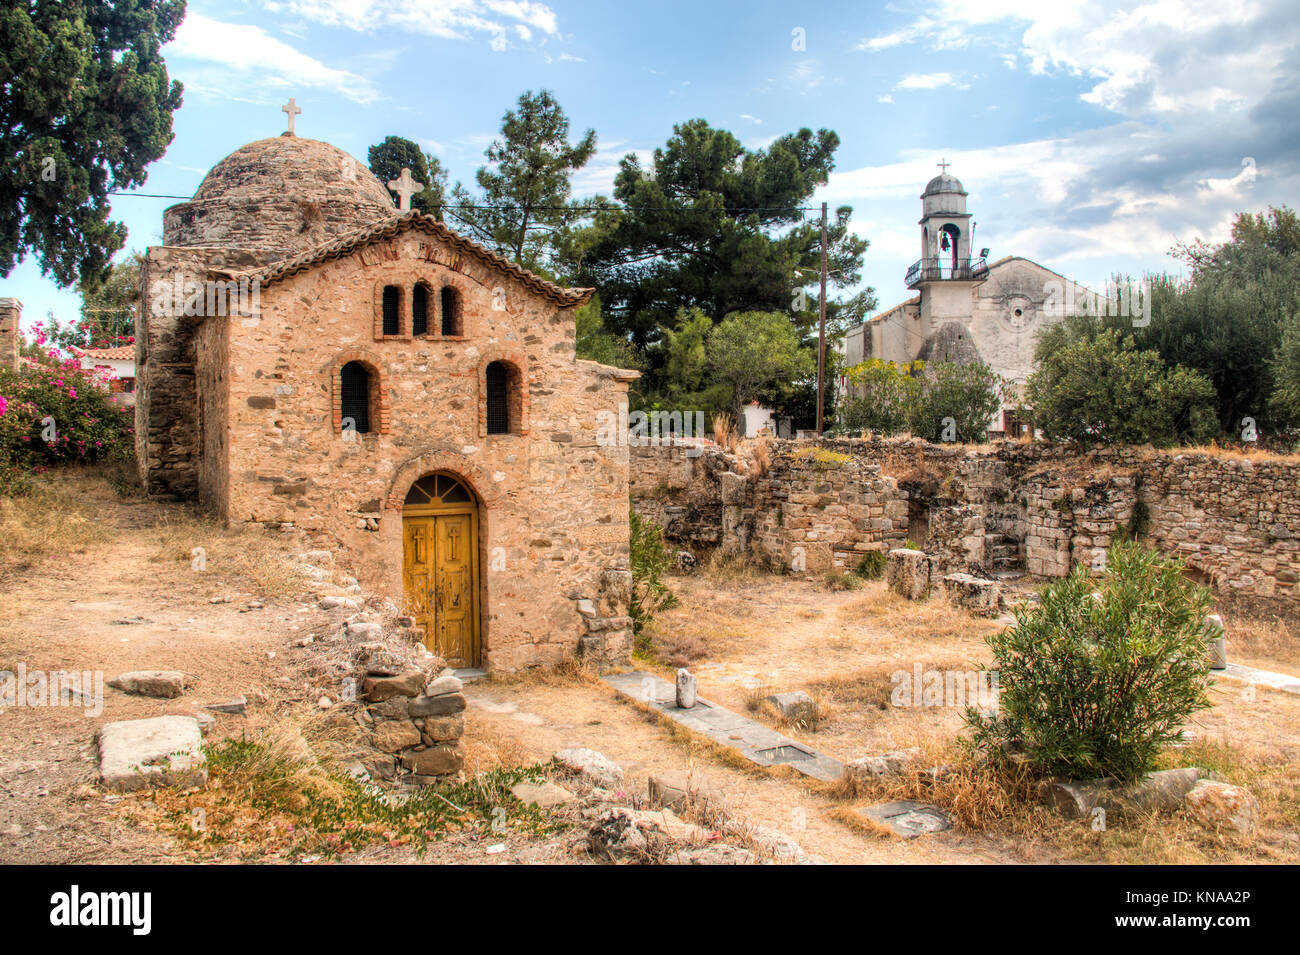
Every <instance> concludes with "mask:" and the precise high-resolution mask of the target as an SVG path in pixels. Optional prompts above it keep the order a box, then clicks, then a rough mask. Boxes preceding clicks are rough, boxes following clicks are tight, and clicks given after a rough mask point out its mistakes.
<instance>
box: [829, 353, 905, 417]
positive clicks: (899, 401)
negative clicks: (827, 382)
mask: <svg viewBox="0 0 1300 955" xmlns="http://www.w3.org/2000/svg"><path fill="white" fill-rule="evenodd" d="M911 371H912V365H911V364H904V365H901V366H900V365H895V364H894V363H893V362H892V361H881V360H880V359H879V358H869V359H867V360H866V361H864V362H862V363H861V364H857V365H853V366H852V367H851V368H846V369H845V370H844V377H845V378H846V379H847V380H848V384H849V387H848V388H846V389H845V390H844V394H843V395H842V396H841V398H840V402H839V407H838V408H837V409H836V413H837V415H838V417H839V425H840V426H839V429H838V430H841V431H843V432H845V433H847V434H855V433H858V432H863V431H874V432H878V433H880V434H884V435H891V434H897V433H898V432H900V431H903V430H904V429H906V428H907V422H908V418H909V417H910V415H911V413H912V408H913V406H914V404H915V402H916V398H917V395H918V394H919V393H920V390H921V383H920V381H919V380H918V379H916V378H914V377H912V374H911Z"/></svg>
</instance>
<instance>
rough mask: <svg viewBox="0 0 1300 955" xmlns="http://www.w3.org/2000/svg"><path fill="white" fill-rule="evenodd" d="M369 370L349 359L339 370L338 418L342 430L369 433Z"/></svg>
mask: <svg viewBox="0 0 1300 955" xmlns="http://www.w3.org/2000/svg"><path fill="white" fill-rule="evenodd" d="M370 384H371V383H370V371H369V370H368V369H367V368H366V366H365V365H363V364H361V362H359V361H350V362H348V363H347V364H346V365H344V366H343V369H342V370H341V371H340V372H339V397H340V398H341V401H340V405H339V420H340V423H341V428H342V430H344V431H346V430H349V425H348V422H349V421H350V422H351V430H353V431H355V432H356V433H357V434H369V433H370V391H371V387H370Z"/></svg>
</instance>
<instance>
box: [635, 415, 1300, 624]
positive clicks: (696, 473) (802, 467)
mask: <svg viewBox="0 0 1300 955" xmlns="http://www.w3.org/2000/svg"><path fill="white" fill-rule="evenodd" d="M773 448H774V450H773V457H772V461H773V464H772V467H771V469H770V471H769V472H768V473H767V474H764V475H762V476H759V475H757V474H754V475H752V476H751V475H750V474H748V473H745V472H746V465H745V464H744V463H743V462H741V461H738V460H737V459H736V458H735V457H734V456H731V455H727V454H725V453H724V452H722V451H720V450H718V449H709V450H707V451H705V452H703V454H702V455H701V457H700V458H699V459H698V460H703V461H712V462H713V463H711V464H709V465H707V466H701V465H698V464H688V463H687V462H686V461H685V455H686V453H687V449H685V448H668V449H664V448H658V447H645V448H633V449H632V494H633V500H634V503H635V505H636V507H637V509H638V512H639V513H641V514H643V515H645V516H649V517H652V518H653V519H655V520H657V521H659V522H660V523H662V524H663V525H664V527H665V530H666V531H667V533H668V535H669V537H670V538H671V539H673V540H674V541H677V542H679V543H680V544H682V545H683V546H686V547H702V548H707V547H711V546H721V547H724V548H726V547H743V546H748V541H749V540H750V539H751V538H752V539H754V540H756V541H758V543H759V545H760V546H761V548H762V550H763V552H764V553H765V554H768V555H770V556H772V557H773V558H779V559H780V560H782V561H783V562H784V563H785V564H786V566H791V554H792V553H793V548H794V547H801V548H803V552H804V554H805V555H806V557H807V569H808V570H809V571H819V570H825V569H832V568H834V569H845V570H851V569H853V566H854V559H853V558H854V555H855V554H860V553H861V552H863V551H864V550H869V549H880V548H884V549H888V548H890V547H894V546H900V545H901V543H902V542H904V541H906V540H909V539H910V540H912V541H914V542H915V544H916V545H917V546H918V547H919V548H921V549H922V550H924V551H925V552H926V553H927V554H929V555H930V558H931V560H932V562H933V564H934V567H935V569H936V571H938V572H940V573H943V574H949V573H959V572H969V573H977V574H981V575H988V574H993V573H997V572H998V571H1001V570H1007V571H1016V570H1023V571H1027V572H1028V573H1030V574H1033V575H1038V576H1043V577H1061V576H1064V575H1066V574H1067V573H1069V571H1070V569H1071V568H1072V567H1074V566H1075V565H1077V564H1080V563H1084V564H1089V565H1091V566H1093V567H1095V568H1097V569H1098V570H1100V569H1101V568H1102V567H1104V562H1105V552H1106V550H1107V549H1108V548H1109V547H1110V546H1111V544H1112V543H1113V542H1114V541H1115V539H1116V537H1117V535H1120V534H1121V533H1124V534H1127V533H1134V532H1136V533H1138V534H1139V535H1140V536H1141V538H1142V539H1143V540H1144V541H1146V542H1147V543H1149V544H1150V545H1152V546H1155V547H1157V548H1159V549H1160V550H1162V551H1164V552H1166V553H1168V554H1171V555H1174V556H1177V557H1181V558H1183V559H1184V560H1186V562H1187V565H1188V567H1189V569H1190V570H1191V571H1192V572H1193V573H1195V574H1197V575H1198V576H1199V577H1201V578H1202V579H1203V580H1204V581H1205V582H1206V583H1208V584H1211V585H1213V586H1215V587H1216V588H1219V589H1221V590H1229V589H1231V590H1237V591H1243V592H1247V593H1251V594H1257V595H1260V596H1268V597H1288V598H1291V599H1295V598H1296V597H1298V596H1300V588H1297V579H1298V576H1300V537H1297V535H1298V534H1300V463H1297V462H1295V461H1286V460H1280V459H1268V458H1253V459H1243V458H1233V457H1229V456H1226V455H1224V456H1221V455H1208V454H1201V453H1180V452H1164V451H1156V450H1153V449H1151V448H1112V449H1103V450H1099V451H1096V452H1093V453H1090V454H1082V453H1079V452H1077V451H1071V450H1069V449H1065V448H1057V447H1051V446H1046V445H1040V444H1019V443H1015V442H1002V443H999V444H996V445H993V446H991V447H984V448H979V449H968V448H964V447H956V446H943V445H932V444H927V443H925V442H921V441H910V440H885V441H827V442H822V443H821V444H819V445H817V446H816V447H815V448H814V446H813V445H811V444H809V443H798V442H776V443H775V444H774V445H773ZM737 508H738V510H737Z"/></svg>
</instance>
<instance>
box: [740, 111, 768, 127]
mask: <svg viewBox="0 0 1300 955" xmlns="http://www.w3.org/2000/svg"><path fill="white" fill-rule="evenodd" d="M740 118H741V119H746V120H749V121H750V122H751V123H753V124H754V125H755V126H762V125H763V121H762V120H761V119H759V118H758V117H757V116H750V115H749V114H748V113H741V114H740Z"/></svg>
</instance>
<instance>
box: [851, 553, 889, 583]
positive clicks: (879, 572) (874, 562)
mask: <svg viewBox="0 0 1300 955" xmlns="http://www.w3.org/2000/svg"><path fill="white" fill-rule="evenodd" d="M853 572H854V573H855V574H857V575H858V576H859V577H861V578H862V579H863V580H879V579H880V578H881V577H883V576H885V552H884V551H879V550H869V551H867V552H866V553H865V554H863V555H862V560H860V561H858V566H857V567H856V568H855V569H854V571H853Z"/></svg>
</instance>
